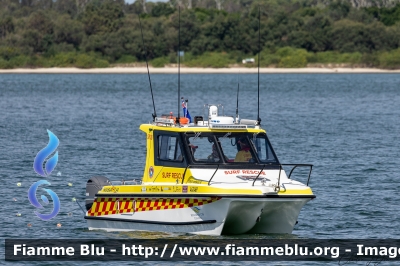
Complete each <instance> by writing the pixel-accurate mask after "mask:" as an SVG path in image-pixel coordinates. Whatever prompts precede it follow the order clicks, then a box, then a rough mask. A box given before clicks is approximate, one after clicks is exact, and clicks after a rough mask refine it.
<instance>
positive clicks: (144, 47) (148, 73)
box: [138, 15, 157, 121]
mask: <svg viewBox="0 0 400 266" xmlns="http://www.w3.org/2000/svg"><path fill="white" fill-rule="evenodd" d="M138 17H139V24H140V32H141V33H142V43H143V50H144V58H145V59H146V66H147V76H148V77H149V83H150V92H151V99H152V100H153V109H154V114H152V116H153V121H154V120H155V118H156V117H157V114H156V105H155V104H154V96H153V87H152V86H151V79H150V71H149V63H148V62H147V50H146V46H145V45H144V38H143V29H142V21H141V20H140V15H138Z"/></svg>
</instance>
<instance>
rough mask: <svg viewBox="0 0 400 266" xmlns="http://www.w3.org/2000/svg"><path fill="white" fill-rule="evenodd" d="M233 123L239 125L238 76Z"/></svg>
mask: <svg viewBox="0 0 400 266" xmlns="http://www.w3.org/2000/svg"><path fill="white" fill-rule="evenodd" d="M235 123H236V124H239V75H238V88H237V95H236V119H235Z"/></svg>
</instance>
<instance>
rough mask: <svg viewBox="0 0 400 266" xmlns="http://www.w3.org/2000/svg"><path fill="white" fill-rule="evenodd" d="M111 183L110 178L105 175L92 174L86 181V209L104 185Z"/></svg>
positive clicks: (90, 205)
mask: <svg viewBox="0 0 400 266" xmlns="http://www.w3.org/2000/svg"><path fill="white" fill-rule="evenodd" d="M109 185H111V182H110V180H109V179H108V178H107V177H105V176H94V177H92V178H90V179H89V180H88V181H87V183H86V200H85V206H86V210H87V211H88V210H90V208H92V205H93V201H94V197H95V195H96V194H97V192H99V191H100V190H101V189H102V188H103V187H104V186H109Z"/></svg>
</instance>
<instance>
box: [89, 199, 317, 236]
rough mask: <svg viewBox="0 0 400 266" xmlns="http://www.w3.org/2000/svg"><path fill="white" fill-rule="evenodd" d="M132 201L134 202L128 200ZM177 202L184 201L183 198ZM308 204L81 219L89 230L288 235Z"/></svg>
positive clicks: (226, 205)
mask: <svg viewBox="0 0 400 266" xmlns="http://www.w3.org/2000/svg"><path fill="white" fill-rule="evenodd" d="M209 199H210V198H203V199H200V200H204V201H206V200H209ZM133 200H134V198H132V199H128V201H133ZM153 200H158V201H160V200H162V199H153ZM170 200H174V199H172V198H171V199H170ZM175 200H176V199H175ZM180 200H182V201H184V200H185V198H183V199H182V198H181V199H180ZM309 200H310V198H250V197H249V198H245V197H244V198H233V197H222V198H218V199H217V200H213V201H212V202H210V203H208V204H204V205H199V206H194V207H190V205H189V207H188V206H187V205H185V206H183V207H180V208H174V209H161V210H160V209H154V208H153V209H152V208H151V207H150V208H147V209H146V210H145V211H136V212H133V211H132V212H130V213H119V214H110V215H98V216H93V215H92V216H88V214H89V212H88V213H87V216H86V217H85V218H86V220H87V222H88V227H89V230H106V231H159V232H161V231H162V232H179V233H192V234H204V235H221V234H228V235H230V234H245V233H287V234H290V233H291V232H292V230H293V227H294V225H295V224H296V221H297V218H298V215H299V213H300V210H301V208H302V207H303V205H304V204H306V203H307V202H308V201H309Z"/></svg>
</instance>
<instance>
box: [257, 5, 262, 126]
mask: <svg viewBox="0 0 400 266" xmlns="http://www.w3.org/2000/svg"><path fill="white" fill-rule="evenodd" d="M260 17H261V15H260V6H258V96H257V102H258V103H257V104H258V108H257V124H256V126H260V125H261V119H260V54H261V44H260V43H261V40H260V39H261V23H260V21H261V19H260Z"/></svg>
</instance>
